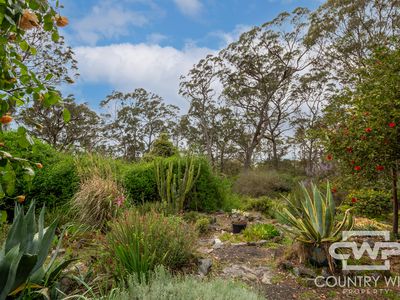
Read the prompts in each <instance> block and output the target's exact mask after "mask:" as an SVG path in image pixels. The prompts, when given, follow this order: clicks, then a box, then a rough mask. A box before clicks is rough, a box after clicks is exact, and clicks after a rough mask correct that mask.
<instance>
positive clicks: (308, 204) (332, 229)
mask: <svg viewBox="0 0 400 300" xmlns="http://www.w3.org/2000/svg"><path fill="white" fill-rule="evenodd" d="M301 188H302V191H303V196H304V199H303V201H296V203H300V204H301V205H296V204H294V203H293V200H291V199H288V198H286V200H287V203H288V207H287V208H284V209H283V211H282V212H281V213H280V215H281V217H282V218H283V219H284V220H285V221H286V223H287V224H289V228H287V229H286V230H288V231H290V232H292V233H293V234H294V236H295V237H296V239H297V240H298V241H300V242H303V243H306V244H312V245H315V246H320V245H321V244H323V243H330V242H335V241H337V240H339V239H340V233H341V232H342V231H343V230H350V229H351V228H352V227H353V217H352V215H351V213H350V209H348V210H346V212H345V214H344V216H343V219H342V221H340V222H338V223H336V222H335V212H336V206H335V201H334V200H333V197H332V193H331V189H330V185H329V182H328V183H327V187H326V194H325V195H323V194H322V193H321V192H320V191H319V189H318V187H317V186H316V185H315V184H311V190H312V193H311V194H310V193H309V191H308V190H307V188H306V187H305V186H304V185H303V184H302V185H301Z"/></svg>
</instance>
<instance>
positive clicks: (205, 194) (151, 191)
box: [123, 157, 227, 211]
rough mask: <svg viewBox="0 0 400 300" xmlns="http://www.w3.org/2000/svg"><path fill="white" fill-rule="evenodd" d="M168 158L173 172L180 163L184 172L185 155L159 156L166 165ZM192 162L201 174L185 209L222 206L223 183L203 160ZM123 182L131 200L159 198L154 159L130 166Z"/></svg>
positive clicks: (223, 197) (156, 199) (148, 200)
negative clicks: (196, 165)
mask: <svg viewBox="0 0 400 300" xmlns="http://www.w3.org/2000/svg"><path fill="white" fill-rule="evenodd" d="M178 160H179V164H178ZM171 161H172V162H173V164H174V173H175V174H176V173H177V171H178V170H177V168H178V165H180V167H181V171H182V173H184V169H185V167H186V159H185V158H179V157H170V158H164V159H162V162H163V163H165V164H166V165H167V164H168V163H169V162H171ZM195 163H196V164H200V166H201V167H200V175H199V177H198V179H197V180H196V182H195V184H194V186H193V188H192V190H191V191H190V192H189V194H188V196H187V203H188V204H189V207H188V208H189V209H193V210H199V211H213V210H217V209H219V208H221V206H222V203H223V202H224V199H225V197H226V194H227V193H226V191H227V185H226V183H225V182H224V181H223V180H222V179H220V178H219V177H218V176H216V175H215V174H213V172H212V170H211V167H210V165H209V163H208V161H207V160H206V159H203V158H196V159H195ZM123 184H124V187H125V190H126V192H127V195H128V197H129V199H130V201H132V202H133V203H144V202H152V201H160V196H159V194H158V190H157V183H156V178H155V167H154V162H148V163H140V164H133V165H131V166H130V167H129V168H128V170H127V171H126V172H125V174H124V179H123Z"/></svg>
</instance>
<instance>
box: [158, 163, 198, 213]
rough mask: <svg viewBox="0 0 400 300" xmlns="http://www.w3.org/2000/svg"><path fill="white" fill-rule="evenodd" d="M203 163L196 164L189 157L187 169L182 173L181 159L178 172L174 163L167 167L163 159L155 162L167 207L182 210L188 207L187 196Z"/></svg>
mask: <svg viewBox="0 0 400 300" xmlns="http://www.w3.org/2000/svg"><path fill="white" fill-rule="evenodd" d="M200 169H201V165H200V164H198V165H197V164H196V162H195V160H194V158H193V157H189V156H188V157H187V158H186V163H185V171H184V173H183V175H182V168H181V161H180V160H178V165H177V172H176V173H174V164H173V162H172V161H171V162H169V163H168V166H167V167H166V166H165V164H164V162H163V161H162V160H157V161H156V162H155V176H156V182H157V189H158V193H159V195H160V198H161V200H162V202H163V203H164V205H165V206H166V208H167V209H169V210H172V212H181V211H183V210H184V208H185V207H186V204H187V203H186V198H187V195H188V193H189V192H190V191H191V189H192V188H193V186H194V184H195V182H196V180H197V179H198V178H199V175H200Z"/></svg>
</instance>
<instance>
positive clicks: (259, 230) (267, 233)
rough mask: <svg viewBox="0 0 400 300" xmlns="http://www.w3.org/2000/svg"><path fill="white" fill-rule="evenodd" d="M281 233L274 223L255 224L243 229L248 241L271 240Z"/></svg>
mask: <svg viewBox="0 0 400 300" xmlns="http://www.w3.org/2000/svg"><path fill="white" fill-rule="evenodd" d="M279 235H280V233H279V231H278V229H276V227H275V226H274V225H273V224H253V225H250V226H248V227H247V228H246V229H245V230H244V231H243V236H244V237H245V238H246V240H247V241H258V240H270V239H272V238H274V237H276V236H279Z"/></svg>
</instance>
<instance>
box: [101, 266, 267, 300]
mask: <svg viewBox="0 0 400 300" xmlns="http://www.w3.org/2000/svg"><path fill="white" fill-rule="evenodd" d="M127 281H128V285H127V288H125V287H124V288H119V289H116V290H113V291H112V292H111V294H110V295H109V296H108V297H107V298H106V299H109V300H114V299H115V300H130V299H157V300H170V299H174V300H198V299H213V300H241V299H247V300H259V299H262V297H261V296H259V295H258V294H257V293H256V292H254V291H252V290H250V288H249V287H247V286H245V285H244V284H241V283H240V282H233V281H224V280H221V279H212V280H209V281H200V280H199V279H196V278H195V277H189V276H187V277H181V276H172V275H171V274H169V273H168V272H167V271H166V270H165V269H164V268H162V267H160V268H157V269H156V271H155V273H154V274H153V275H152V276H151V280H150V281H149V282H148V283H145V282H142V283H140V282H139V281H138V280H137V279H136V277H134V276H131V277H129V278H128V280H127Z"/></svg>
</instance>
